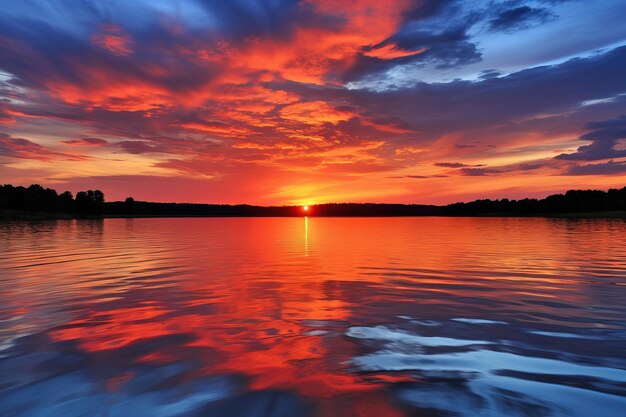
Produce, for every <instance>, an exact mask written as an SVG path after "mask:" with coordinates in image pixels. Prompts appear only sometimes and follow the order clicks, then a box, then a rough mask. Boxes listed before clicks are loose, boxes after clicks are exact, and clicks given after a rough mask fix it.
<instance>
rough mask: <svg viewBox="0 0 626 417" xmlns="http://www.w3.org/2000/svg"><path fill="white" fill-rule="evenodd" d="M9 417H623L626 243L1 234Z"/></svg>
mask: <svg viewBox="0 0 626 417" xmlns="http://www.w3.org/2000/svg"><path fill="white" fill-rule="evenodd" d="M0 414H1V415H2V416H3V417H9V416H20V417H22V416H24V417H25V416H28V417H47V416H54V417H75V416H89V417H93V416H107V417H126V416H128V417H135V416H137V417H143V416H146V417H161V416H162V417H178V416H224V417H244V416H245V417H260V416H272V417H278V416H281V417H282V416H284V417H287V416H289V417H291V416H295V417H299V416H360V417H364V416H372V417H376V416H383V417H385V416H390V417H396V416H446V417H450V416H496V417H499V416H503V417H504V416H513V417H517V416H532V417H541V416H579V417H595V416H598V417H623V416H624V415H626V222H624V221H623V220H550V219H513V218H494V219H489V218H450V219H449V218H309V219H305V218H243V219H237V218H220V219H217V218H213V219H108V220H104V221H93V220H84V221H47V222H4V223H0Z"/></svg>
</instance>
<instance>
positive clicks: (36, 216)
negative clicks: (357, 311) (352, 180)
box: [0, 210, 626, 221]
mask: <svg viewBox="0 0 626 417" xmlns="http://www.w3.org/2000/svg"><path fill="white" fill-rule="evenodd" d="M254 217H256V218H271V217H273V218H289V217H295V218H298V217H300V218H302V217H311V218H332V217H335V218H338V217H342V218H350V217H352V218H374V217H379V218H382V217H440V218H505V217H508V218H547V219H625V220H626V210H608V211H598V212H575V213H533V214H520V213H480V214H406V215H399V214H387V215H384V214H377V215H365V214H360V215H349V214H348V215H337V214H334V215H332V214H330V215H315V214H313V215H304V214H302V215H276V214H274V215H271V214H270V215H258V214H251V215H241V214H231V215H227V214H217V215H211V214H103V215H100V216H98V215H91V216H78V215H71V214H66V213H46V212H35V213H16V212H11V213H7V212H6V211H0V221H9V220H103V219H167V218H171V219H176V218H254Z"/></svg>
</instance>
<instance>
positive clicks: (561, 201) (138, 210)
mask: <svg viewBox="0 0 626 417" xmlns="http://www.w3.org/2000/svg"><path fill="white" fill-rule="evenodd" d="M0 211H4V212H7V211H9V212H10V213H12V212H24V213H64V214H67V215H77V216H85V215H88V216H93V215H96V216H99V215H107V216H164V217H165V216H241V217H246V216H303V215H305V214H306V215H309V216H487V215H496V216H502V215H504V216H533V215H535V216H541V215H559V214H567V213H590V212H608V211H620V212H626V187H624V188H621V189H610V190H608V191H600V190H570V191H567V192H566V193H565V194H554V195H550V196H548V197H546V198H544V199H529V198H525V199H521V200H509V199H506V198H504V199H500V200H489V199H482V200H475V201H471V202H468V203H454V204H448V205H446V206H433V205H420V204H378V203H376V204H375V203H330V204H317V205H312V206H310V210H309V212H307V213H305V212H304V211H303V210H302V207H300V206H281V207H261V206H252V205H247V204H239V205H227V204H192V203H153V202H147V201H135V200H134V199H133V198H132V197H129V198H127V199H126V200H125V201H114V202H108V203H107V202H105V200H104V194H103V193H102V192H101V191H100V190H95V191H94V190H87V191H80V192H78V193H77V194H76V197H74V196H73V195H72V193H70V192H69V191H65V192H62V193H60V194H58V193H57V192H56V191H55V190H53V189H51V188H43V187H42V186H41V185H38V184H33V185H31V186H30V187H21V186H17V187H15V186H12V185H4V186H2V185H0ZM10 213H9V215H11V214H10Z"/></svg>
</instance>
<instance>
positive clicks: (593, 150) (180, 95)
mask: <svg viewBox="0 0 626 417" xmlns="http://www.w3.org/2000/svg"><path fill="white" fill-rule="evenodd" d="M625 21H626V1H624V0H584V1H583V0H571V1H567V0H522V1H509V0H493V1H491V0H485V1H459V0H354V1H349V0H304V1H294V0H258V1H252V0H249V1H245V0H132V1H131V0H106V1H105V0H101V1H98V0H91V1H89V0H82V1H81V0H47V1H40V0H20V1H11V2H4V3H3V5H2V7H1V8H0V183H11V184H14V185H29V184H31V183H39V184H42V185H44V186H46V187H52V188H55V189H57V190H58V191H64V190H70V191H73V192H76V191H77V190H82V189H88V188H91V189H94V188H98V189H101V190H102V191H103V192H104V193H105V195H106V198H107V200H108V201H113V200H119V199H123V198H125V197H127V196H133V197H134V198H135V199H138V200H150V201H178V202H183V201H186V202H206V203H250V204H272V205H282V204H311V203H322V202H399V203H437V204H440V203H449V202H454V201H463V200H472V199H476V198H502V197H508V198H518V197H527V196H528V197H542V196H545V195H548V194H551V193H555V192H562V191H565V190H567V189H570V188H601V189H607V188H610V187H623V186H624V185H626V24H624V22H625Z"/></svg>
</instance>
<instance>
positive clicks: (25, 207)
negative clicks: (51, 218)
mask: <svg viewBox="0 0 626 417" xmlns="http://www.w3.org/2000/svg"><path fill="white" fill-rule="evenodd" d="M104 205H105V203H104V194H103V193H102V191H100V190H87V191H79V192H78V193H76V197H74V196H73V195H72V193H71V192H69V191H64V192H62V193H60V194H59V193H57V191H56V190H53V189H52V188H44V187H42V186H41V185H39V184H33V185H31V186H30V187H22V186H17V187H14V186H13V185H10V184H6V185H0V210H10V211H15V212H23V213H63V214H68V215H80V216H90V215H96V216H97V215H101V214H103V213H104Z"/></svg>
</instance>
